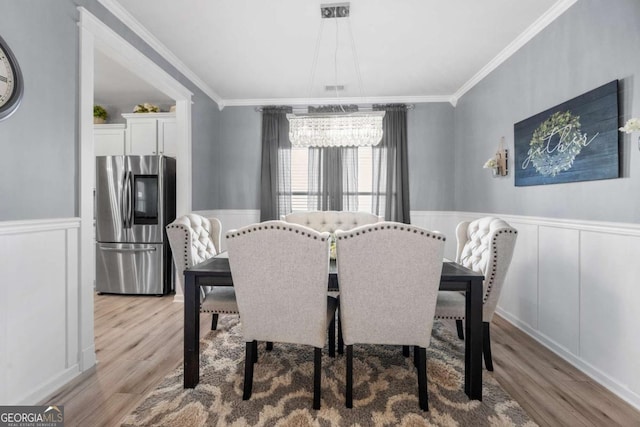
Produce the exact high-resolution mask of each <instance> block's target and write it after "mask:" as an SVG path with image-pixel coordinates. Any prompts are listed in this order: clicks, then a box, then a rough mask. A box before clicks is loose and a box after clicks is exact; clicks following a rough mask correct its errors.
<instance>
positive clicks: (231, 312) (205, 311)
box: [200, 307, 240, 314]
mask: <svg viewBox="0 0 640 427" xmlns="http://www.w3.org/2000/svg"><path fill="white" fill-rule="evenodd" d="M200 313H218V314H240V313H238V312H237V311H233V310H231V311H227V310H203V309H202V307H201V308H200Z"/></svg>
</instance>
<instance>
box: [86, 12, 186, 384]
mask: <svg viewBox="0 0 640 427" xmlns="http://www.w3.org/2000/svg"><path fill="white" fill-rule="evenodd" d="M78 11H79V14H80V21H79V28H80V43H79V49H80V52H79V58H80V59H79V64H80V65H79V66H80V70H79V80H80V87H79V111H78V118H79V138H78V168H79V174H78V175H79V211H80V212H79V213H80V233H79V240H80V241H79V242H78V244H79V253H78V257H79V260H78V265H79V269H80V271H79V273H80V295H79V300H78V304H79V319H78V327H79V332H78V333H79V343H80V346H79V347H80V352H81V354H80V370H81V371H85V370H87V369H89V368H90V367H91V366H93V365H95V363H96V357H95V343H94V331H93V295H94V283H95V276H96V272H95V244H94V242H95V236H94V214H93V209H94V207H93V206H94V200H93V198H94V176H95V153H94V145H93V104H94V99H93V91H94V52H95V49H99V50H100V51H101V52H103V53H105V54H106V55H107V56H108V57H110V58H111V59H113V60H114V61H116V62H118V63H120V64H121V65H123V66H125V67H126V68H128V69H129V70H130V71H131V72H133V73H134V74H136V75H138V76H139V77H141V78H143V79H144V80H145V81H146V82H147V83H149V84H150V85H152V86H154V87H155V88H156V89H158V90H159V91H160V92H162V93H164V94H165V95H167V96H169V97H171V98H173V99H174V100H175V101H176V129H177V132H176V137H177V141H176V145H177V156H176V169H177V170H176V187H177V188H178V189H179V191H178V192H177V194H176V212H177V215H182V214H185V213H187V212H190V211H191V193H192V173H191V103H192V102H191V98H192V96H193V93H191V92H190V91H189V90H188V89H187V88H185V87H184V86H183V85H182V84H181V83H180V82H178V81H177V80H176V79H174V78H173V77H172V76H171V75H169V74H168V73H167V72H166V71H165V70H163V69H162V68H160V66H158V65H157V64H156V63H155V62H153V61H152V60H151V59H149V58H148V57H147V56H145V55H144V54H143V53H142V52H140V51H139V50H138V49H136V48H135V47H134V46H133V45H131V44H130V43H129V42H127V41H126V40H125V39H124V38H122V37H121V36H120V35H118V34H117V33H116V32H115V31H113V30H112V29H111V28H110V27H109V26H107V25H106V24H105V23H103V22H102V21H100V20H99V19H98V18H96V17H95V16H94V15H93V14H91V13H90V12H89V11H88V10H87V9H85V8H84V7H79V8H78Z"/></svg>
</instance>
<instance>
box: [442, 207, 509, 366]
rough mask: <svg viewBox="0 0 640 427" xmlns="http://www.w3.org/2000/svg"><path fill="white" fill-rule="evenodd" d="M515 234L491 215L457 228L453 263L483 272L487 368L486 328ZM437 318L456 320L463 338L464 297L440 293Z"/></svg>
mask: <svg viewBox="0 0 640 427" xmlns="http://www.w3.org/2000/svg"><path fill="white" fill-rule="evenodd" d="M517 236H518V231H517V230H516V229H515V228H513V227H511V226H510V225H509V224H508V223H507V222H506V221H504V220H502V219H500V218H495V217H490V216H489V217H484V218H480V219H477V220H475V221H464V222H461V223H460V224H458V226H457V228H456V237H457V241H458V245H457V255H456V262H457V263H458V264H461V265H463V266H464V267H467V268H469V269H471V270H473V271H476V272H479V273H482V274H483V275H484V281H483V284H482V287H483V296H482V302H483V304H482V353H483V355H484V364H485V366H486V368H487V370H488V371H493V360H492V359H491V337H490V331H489V328H490V324H491V320H492V319H493V315H494V313H495V311H496V307H497V305H498V300H499V299H500V292H501V291H502V288H503V285H504V279H505V277H506V275H507V270H508V269H509V264H510V263H511V258H512V257H513V250H514V248H515V244H516V237H517ZM436 318H437V319H455V321H456V327H457V330H458V337H459V338H460V339H463V338H464V332H463V328H462V321H463V320H464V318H465V296H464V295H463V294H461V293H459V292H447V291H441V292H439V293H438V302H437V305H436Z"/></svg>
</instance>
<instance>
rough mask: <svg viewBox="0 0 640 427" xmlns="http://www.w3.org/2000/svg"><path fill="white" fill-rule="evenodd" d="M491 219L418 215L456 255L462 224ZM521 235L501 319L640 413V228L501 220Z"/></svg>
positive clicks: (421, 223)
mask: <svg viewBox="0 0 640 427" xmlns="http://www.w3.org/2000/svg"><path fill="white" fill-rule="evenodd" d="M485 215H490V214H482V213H469V212H424V211H415V212H411V219H412V223H414V224H415V225H418V226H422V227H425V228H429V229H434V230H439V231H441V232H443V233H444V234H445V235H447V236H448V237H449V238H448V239H447V247H446V250H445V252H446V254H447V256H448V257H455V247H456V242H455V226H456V224H457V223H458V222H459V221H465V220H472V219H475V218H479V217H481V216H485ZM493 215H494V216H500V217H501V218H503V219H505V220H506V221H508V222H509V223H510V224H512V225H513V226H514V227H515V228H517V229H518V241H517V243H516V249H515V253H514V258H513V261H512V264H511V267H510V269H509V273H508V275H507V279H506V284H505V288H504V289H503V292H502V295H501V298H500V303H499V305H498V313H499V314H500V315H501V316H502V317H504V318H506V319H507V320H508V321H510V322H511V323H513V324H514V325H516V326H517V327H518V328H520V329H522V330H523V331H525V332H526V333H527V334H529V335H530V336H531V337H533V338H534V339H536V340H537V341H539V342H540V343H542V344H543V345H545V346H546V347H548V348H549V349H551V350H552V351H553V352H554V353H556V354H558V355H559V356H560V357H562V358H564V359H565V360H567V361H568V362H570V363H571V364H572V365H574V366H576V367H577V368H578V369H580V370H582V371H583V372H585V373H586V374H587V375H589V376H590V377H592V378H593V379H595V380H596V381H598V382H599V383H601V384H602V385H604V386H605V387H607V388H608V389H610V390H611V391H613V392H614V393H615V394H617V395H618V396H620V397H621V398H622V399H624V400H626V401H627V402H629V403H630V404H632V405H633V406H635V407H636V408H639V409H640V335H639V334H638V315H637V313H638V311H639V309H638V305H639V301H640V286H639V285H638V280H639V278H640V262H638V256H639V254H640V226H639V225H638V224H624V223H607V222H595V221H570V220H555V219H550V218H536V217H525V216H514V215H495V214H493Z"/></svg>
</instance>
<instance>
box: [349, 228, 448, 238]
mask: <svg viewBox="0 0 640 427" xmlns="http://www.w3.org/2000/svg"><path fill="white" fill-rule="evenodd" d="M391 228H393V229H394V230H397V229H400V231H404V230H405V229H406V230H407V231H408V232H414V233H415V234H418V233H420V235H422V236H426V237H431V238H433V239H437V240H442V241H445V240H447V239H446V237H444V236H442V235H438V234H431V233H429V232H425V231H424V230H421V229H418V228H414V227H411V226H408V225H407V226H403V225H390V224H389V225H386V226H385V225H371V226H369V227H367V228H364V229H360V230H358V231H356V232H355V233H349V234H348V235H342V236H339V237H338V240H342V239H346V238H348V237H355V236H359V235H360V233H362V234H364V233H366V232H367V231H369V232H372V231H378V230H384V229H387V230H391Z"/></svg>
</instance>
